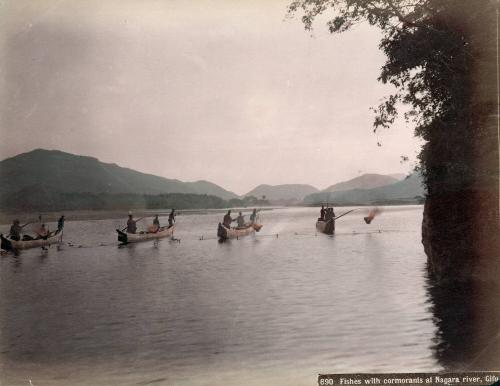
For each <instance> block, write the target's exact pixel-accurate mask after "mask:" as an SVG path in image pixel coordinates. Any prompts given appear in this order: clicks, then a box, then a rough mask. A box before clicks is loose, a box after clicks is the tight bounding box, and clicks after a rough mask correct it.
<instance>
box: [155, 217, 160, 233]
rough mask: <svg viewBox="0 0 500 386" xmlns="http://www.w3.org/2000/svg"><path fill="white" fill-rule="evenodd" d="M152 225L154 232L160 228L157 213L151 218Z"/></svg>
mask: <svg viewBox="0 0 500 386" xmlns="http://www.w3.org/2000/svg"><path fill="white" fill-rule="evenodd" d="M153 227H154V228H155V230H154V232H155V233H156V232H158V231H159V230H160V219H159V218H158V215H155V218H154V219H153Z"/></svg>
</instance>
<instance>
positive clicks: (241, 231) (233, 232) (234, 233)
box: [217, 223, 262, 241]
mask: <svg viewBox="0 0 500 386" xmlns="http://www.w3.org/2000/svg"><path fill="white" fill-rule="evenodd" d="M261 228H262V225H261V224H256V223H252V224H249V225H247V226H245V227H236V228H226V227H225V226H224V225H222V224H221V223H219V226H218V228H217V237H218V238H219V240H220V241H225V240H228V239H238V238H240V237H243V236H248V235H250V234H252V233H255V232H258V231H260V229H261Z"/></svg>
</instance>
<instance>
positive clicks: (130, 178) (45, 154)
mask: <svg viewBox="0 0 500 386" xmlns="http://www.w3.org/2000/svg"><path fill="white" fill-rule="evenodd" d="M36 190H40V191H50V192H51V193H54V192H57V193H92V194H100V193H108V194H118V193H120V194H123V193H128V194H149V195H155V194H166V193H186V194H207V195H213V196H217V197H220V198H222V199H224V200H230V199H233V198H237V197H238V196H237V195H236V194H234V193H232V192H229V191H227V190H225V189H223V188H221V187H220V186H218V185H215V184H212V183H210V182H207V181H197V182H182V181H179V180H173V179H168V178H163V177H158V176H154V175H151V174H145V173H140V172H138V171H135V170H132V169H128V168H123V167H120V166H118V165H116V164H109V163H103V162H100V161H99V160H98V159H96V158H92V157H86V156H79V155H74V154H70V153H65V152H62V151H57V150H43V149H37V150H33V151H31V152H28V153H23V154H19V155H17V156H15V157H12V158H8V159H5V160H3V161H1V162H0V197H7V196H11V195H13V194H16V193H17V192H21V191H24V192H25V193H26V192H33V191H36Z"/></svg>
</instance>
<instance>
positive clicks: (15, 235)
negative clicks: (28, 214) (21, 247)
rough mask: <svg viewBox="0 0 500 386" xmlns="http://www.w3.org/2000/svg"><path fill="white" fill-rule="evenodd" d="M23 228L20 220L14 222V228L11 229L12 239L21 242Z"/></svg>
mask: <svg viewBox="0 0 500 386" xmlns="http://www.w3.org/2000/svg"><path fill="white" fill-rule="evenodd" d="M22 229H23V228H22V227H21V225H19V220H17V219H16V220H14V222H13V223H12V226H11V227H10V238H11V239H12V240H15V241H19V240H20V239H21V230H22Z"/></svg>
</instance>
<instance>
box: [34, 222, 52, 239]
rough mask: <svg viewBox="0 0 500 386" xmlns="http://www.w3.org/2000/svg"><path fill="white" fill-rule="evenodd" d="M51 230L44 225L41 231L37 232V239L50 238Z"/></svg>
mask: <svg viewBox="0 0 500 386" xmlns="http://www.w3.org/2000/svg"><path fill="white" fill-rule="evenodd" d="M49 233H50V232H49V229H48V228H47V227H46V226H45V224H42V226H41V227H40V229H38V230H37V231H36V234H37V235H38V237H37V239H46V238H47V237H48V236H49Z"/></svg>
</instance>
